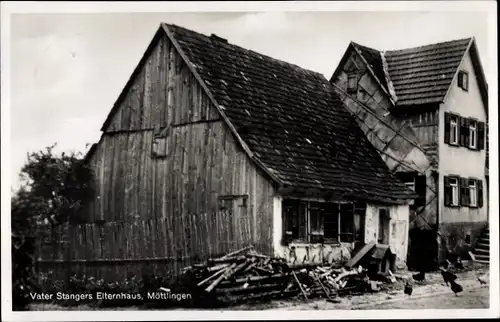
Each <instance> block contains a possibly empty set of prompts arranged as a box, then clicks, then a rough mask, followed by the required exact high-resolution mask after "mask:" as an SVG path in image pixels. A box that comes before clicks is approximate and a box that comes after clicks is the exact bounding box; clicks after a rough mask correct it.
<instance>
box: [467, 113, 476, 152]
mask: <svg viewBox="0 0 500 322" xmlns="http://www.w3.org/2000/svg"><path fill="white" fill-rule="evenodd" d="M477 132H478V122H477V121H476V120H474V119H469V146H468V148H470V149H473V150H476V149H477V145H478V144H477V143H478V133H477ZM472 134H474V137H473V136H472ZM473 138H474V140H473Z"/></svg>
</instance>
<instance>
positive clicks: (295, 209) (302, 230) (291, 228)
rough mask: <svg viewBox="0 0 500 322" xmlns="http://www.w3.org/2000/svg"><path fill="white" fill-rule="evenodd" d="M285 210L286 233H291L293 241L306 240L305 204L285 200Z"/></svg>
mask: <svg viewBox="0 0 500 322" xmlns="http://www.w3.org/2000/svg"><path fill="white" fill-rule="evenodd" d="M283 210H284V213H285V223H284V225H285V231H287V232H290V233H291V237H292V238H293V239H302V238H305V236H306V224H305V222H306V212H305V204H304V203H302V202H299V201H298V200H285V201H284V202H283Z"/></svg>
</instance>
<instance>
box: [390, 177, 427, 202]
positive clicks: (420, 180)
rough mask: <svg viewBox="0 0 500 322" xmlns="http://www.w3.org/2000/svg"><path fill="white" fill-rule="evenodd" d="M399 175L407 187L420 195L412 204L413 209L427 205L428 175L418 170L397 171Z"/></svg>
mask: <svg viewBox="0 0 500 322" xmlns="http://www.w3.org/2000/svg"><path fill="white" fill-rule="evenodd" d="M396 175H397V177H398V178H399V179H400V180H401V181H402V182H403V183H404V184H405V185H406V187H407V188H408V189H410V190H412V191H414V192H415V193H416V194H417V195H418V197H417V199H416V200H415V202H414V203H413V204H412V205H411V206H410V208H412V209H416V208H419V207H421V206H425V204H426V193H427V177H426V176H425V175H423V174H419V173H418V172H416V171H408V172H403V171H401V172H397V173H396Z"/></svg>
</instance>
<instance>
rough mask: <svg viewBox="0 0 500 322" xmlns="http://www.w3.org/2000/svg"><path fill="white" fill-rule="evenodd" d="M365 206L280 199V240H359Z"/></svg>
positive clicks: (331, 241)
mask: <svg viewBox="0 0 500 322" xmlns="http://www.w3.org/2000/svg"><path fill="white" fill-rule="evenodd" d="M365 212H366V206H365V205H363V206H361V205H355V204H353V203H326V202H309V201H299V200H293V199H285V200H284V201H283V228H284V236H283V237H284V242H285V243H288V242H291V241H294V242H310V243H338V242H347V243H353V242H356V241H361V240H362V239H363V230H364V215H365Z"/></svg>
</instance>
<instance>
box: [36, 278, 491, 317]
mask: <svg viewBox="0 0 500 322" xmlns="http://www.w3.org/2000/svg"><path fill="white" fill-rule="evenodd" d="M485 271H486V270H485V269H481V272H485ZM406 275H409V276H411V273H407V274H406ZM457 276H458V280H457V281H458V283H459V284H460V285H462V286H463V288H464V291H463V292H462V293H460V294H459V295H458V296H456V295H455V294H454V293H453V292H452V291H451V289H450V287H449V286H445V285H444V283H443V280H442V277H441V274H440V273H438V272H435V273H427V274H426V282H424V283H423V284H414V288H413V293H412V295H411V296H408V295H406V294H404V293H403V289H402V288H403V285H404V283H401V282H400V283H397V285H395V286H394V287H392V290H388V291H381V292H378V293H371V294H363V295H359V296H345V297H340V298H339V299H340V303H330V302H327V301H326V300H325V299H323V298H318V299H310V300H308V301H305V300H304V299H303V298H302V297H297V298H293V299H287V300H274V301H270V302H264V303H257V304H244V305H238V306H233V307H231V308H227V310H374V309H376V310H381V309H388V310H390V309H472V308H478V309H481V308H488V307H489V285H483V286H481V285H480V283H479V282H478V281H477V273H476V272H474V271H465V272H460V273H457ZM109 309H111V308H108V309H107V310H109ZM30 310H32V311H48V310H50V311H59V310H72V311H73V310H77V311H88V310H102V309H98V308H95V307H92V306H88V305H81V306H73V307H62V306H58V305H55V304H43V305H41V304H32V305H31V306H30ZM112 310H144V308H141V307H123V308H112Z"/></svg>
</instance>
